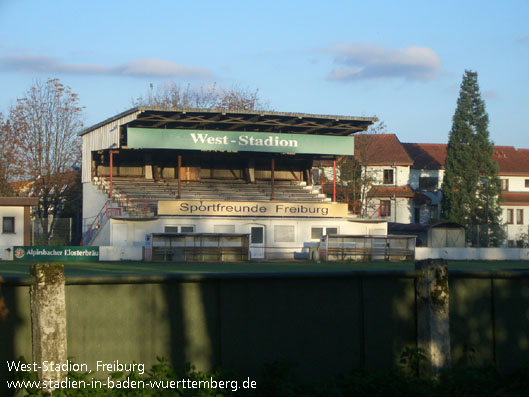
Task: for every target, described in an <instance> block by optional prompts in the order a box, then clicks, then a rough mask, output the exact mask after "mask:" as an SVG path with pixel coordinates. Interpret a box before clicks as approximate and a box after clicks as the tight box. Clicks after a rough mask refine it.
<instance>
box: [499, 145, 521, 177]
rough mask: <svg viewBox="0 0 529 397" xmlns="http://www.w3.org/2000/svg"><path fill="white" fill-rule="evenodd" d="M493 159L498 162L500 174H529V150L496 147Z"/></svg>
mask: <svg viewBox="0 0 529 397" xmlns="http://www.w3.org/2000/svg"><path fill="white" fill-rule="evenodd" d="M492 158H493V159H495V160H496V161H497V162H498V168H499V170H500V174H508V173H522V174H524V173H525V174H529V149H515V148H514V147H513V146H494V154H493V155H492Z"/></svg>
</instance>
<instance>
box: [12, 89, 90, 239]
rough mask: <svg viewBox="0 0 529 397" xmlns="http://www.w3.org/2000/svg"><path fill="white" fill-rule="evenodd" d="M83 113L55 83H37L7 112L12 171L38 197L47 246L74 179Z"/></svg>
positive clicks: (72, 97)
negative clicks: (12, 139)
mask: <svg viewBox="0 0 529 397" xmlns="http://www.w3.org/2000/svg"><path fill="white" fill-rule="evenodd" d="M81 114H82V108H81V107H80V106H79V98H78V96H77V94H75V93H73V92H72V90H71V89H70V87H66V86H64V85H63V84H62V83H61V82H60V81H59V80H58V79H48V80H47V81H46V82H45V83H42V82H40V81H37V82H35V84H34V85H33V87H31V88H30V89H29V90H28V91H27V92H26V93H25V96H24V97H23V98H21V99H18V100H17V102H16V105H15V106H14V107H12V108H11V109H10V114H9V122H10V129H11V131H12V134H13V136H15V137H16V149H15V152H14V158H15V160H16V163H15V164H13V168H14V169H16V171H17V174H18V175H19V177H20V178H21V179H23V180H26V181H28V182H29V183H31V184H32V192H33V194H34V195H36V196H38V197H39V206H38V207H37V213H36V215H37V217H38V218H39V219H40V222H41V226H42V231H43V234H44V236H45V241H47V242H49V241H50V237H51V235H52V233H53V227H54V224H55V222H56V220H57V216H58V215H59V214H60V211H61V210H62V209H63V206H64V200H65V197H66V196H67V195H68V191H69V189H70V188H71V186H72V185H73V183H74V181H75V177H76V172H75V171H74V167H75V166H77V165H78V164H79V162H80V157H81V156H80V155H81V150H80V142H79V138H78V136H77V134H78V132H79V131H80V130H81V127H82V121H81Z"/></svg>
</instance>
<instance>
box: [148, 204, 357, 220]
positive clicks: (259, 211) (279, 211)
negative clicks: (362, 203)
mask: <svg viewBox="0 0 529 397" xmlns="http://www.w3.org/2000/svg"><path fill="white" fill-rule="evenodd" d="M158 215H216V216H250V217H254V216H266V217H270V216H274V217H277V216H285V217H317V218H342V217H346V216H347V204H338V203H299V202H284V203H280V202H276V201H270V202H267V201H254V202H252V201H246V202H244V201H232V202H230V201H207V200H202V201H200V200H165V201H158Z"/></svg>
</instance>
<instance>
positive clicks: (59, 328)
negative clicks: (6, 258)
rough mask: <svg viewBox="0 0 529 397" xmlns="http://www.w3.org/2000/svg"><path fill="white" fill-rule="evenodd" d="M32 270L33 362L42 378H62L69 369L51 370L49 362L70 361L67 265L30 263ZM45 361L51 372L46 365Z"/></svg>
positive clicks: (57, 379)
mask: <svg viewBox="0 0 529 397" xmlns="http://www.w3.org/2000/svg"><path fill="white" fill-rule="evenodd" d="M30 273H31V275H32V276H34V277H35V282H34V283H33V284H32V285H31V286H30V289H29V296H30V306H31V336H32V347H33V362H34V363H36V364H37V365H38V366H40V368H39V369H38V370H37V374H38V377H39V380H43V381H48V380H49V379H51V380H52V381H53V382H55V381H61V380H63V379H65V377H66V374H67V371H64V370H62V368H59V369H58V370H56V369H57V368H55V367H54V368H53V370H50V369H52V366H51V364H50V363H52V362H53V363H54V364H59V367H60V366H61V364H66V363H67V361H66V360H67V355H66V354H67V353H66V299H65V288H64V266H63V265H59V264H51V263H47V264H40V263H36V264H34V265H32V266H31V269H30ZM45 361H47V362H48V365H47V367H48V368H47V369H48V371H46V366H45V365H43V363H44V362H45Z"/></svg>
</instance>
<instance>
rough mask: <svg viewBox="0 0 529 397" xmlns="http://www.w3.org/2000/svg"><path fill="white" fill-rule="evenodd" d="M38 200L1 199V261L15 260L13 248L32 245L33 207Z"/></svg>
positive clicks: (20, 198)
mask: <svg viewBox="0 0 529 397" xmlns="http://www.w3.org/2000/svg"><path fill="white" fill-rule="evenodd" d="M35 205H38V199H37V198H29V197H0V219H1V221H2V233H1V234H0V259H2V260H9V259H13V247H14V246H23V245H30V244H31V234H30V233H31V224H30V217H31V207H32V206H35Z"/></svg>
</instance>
